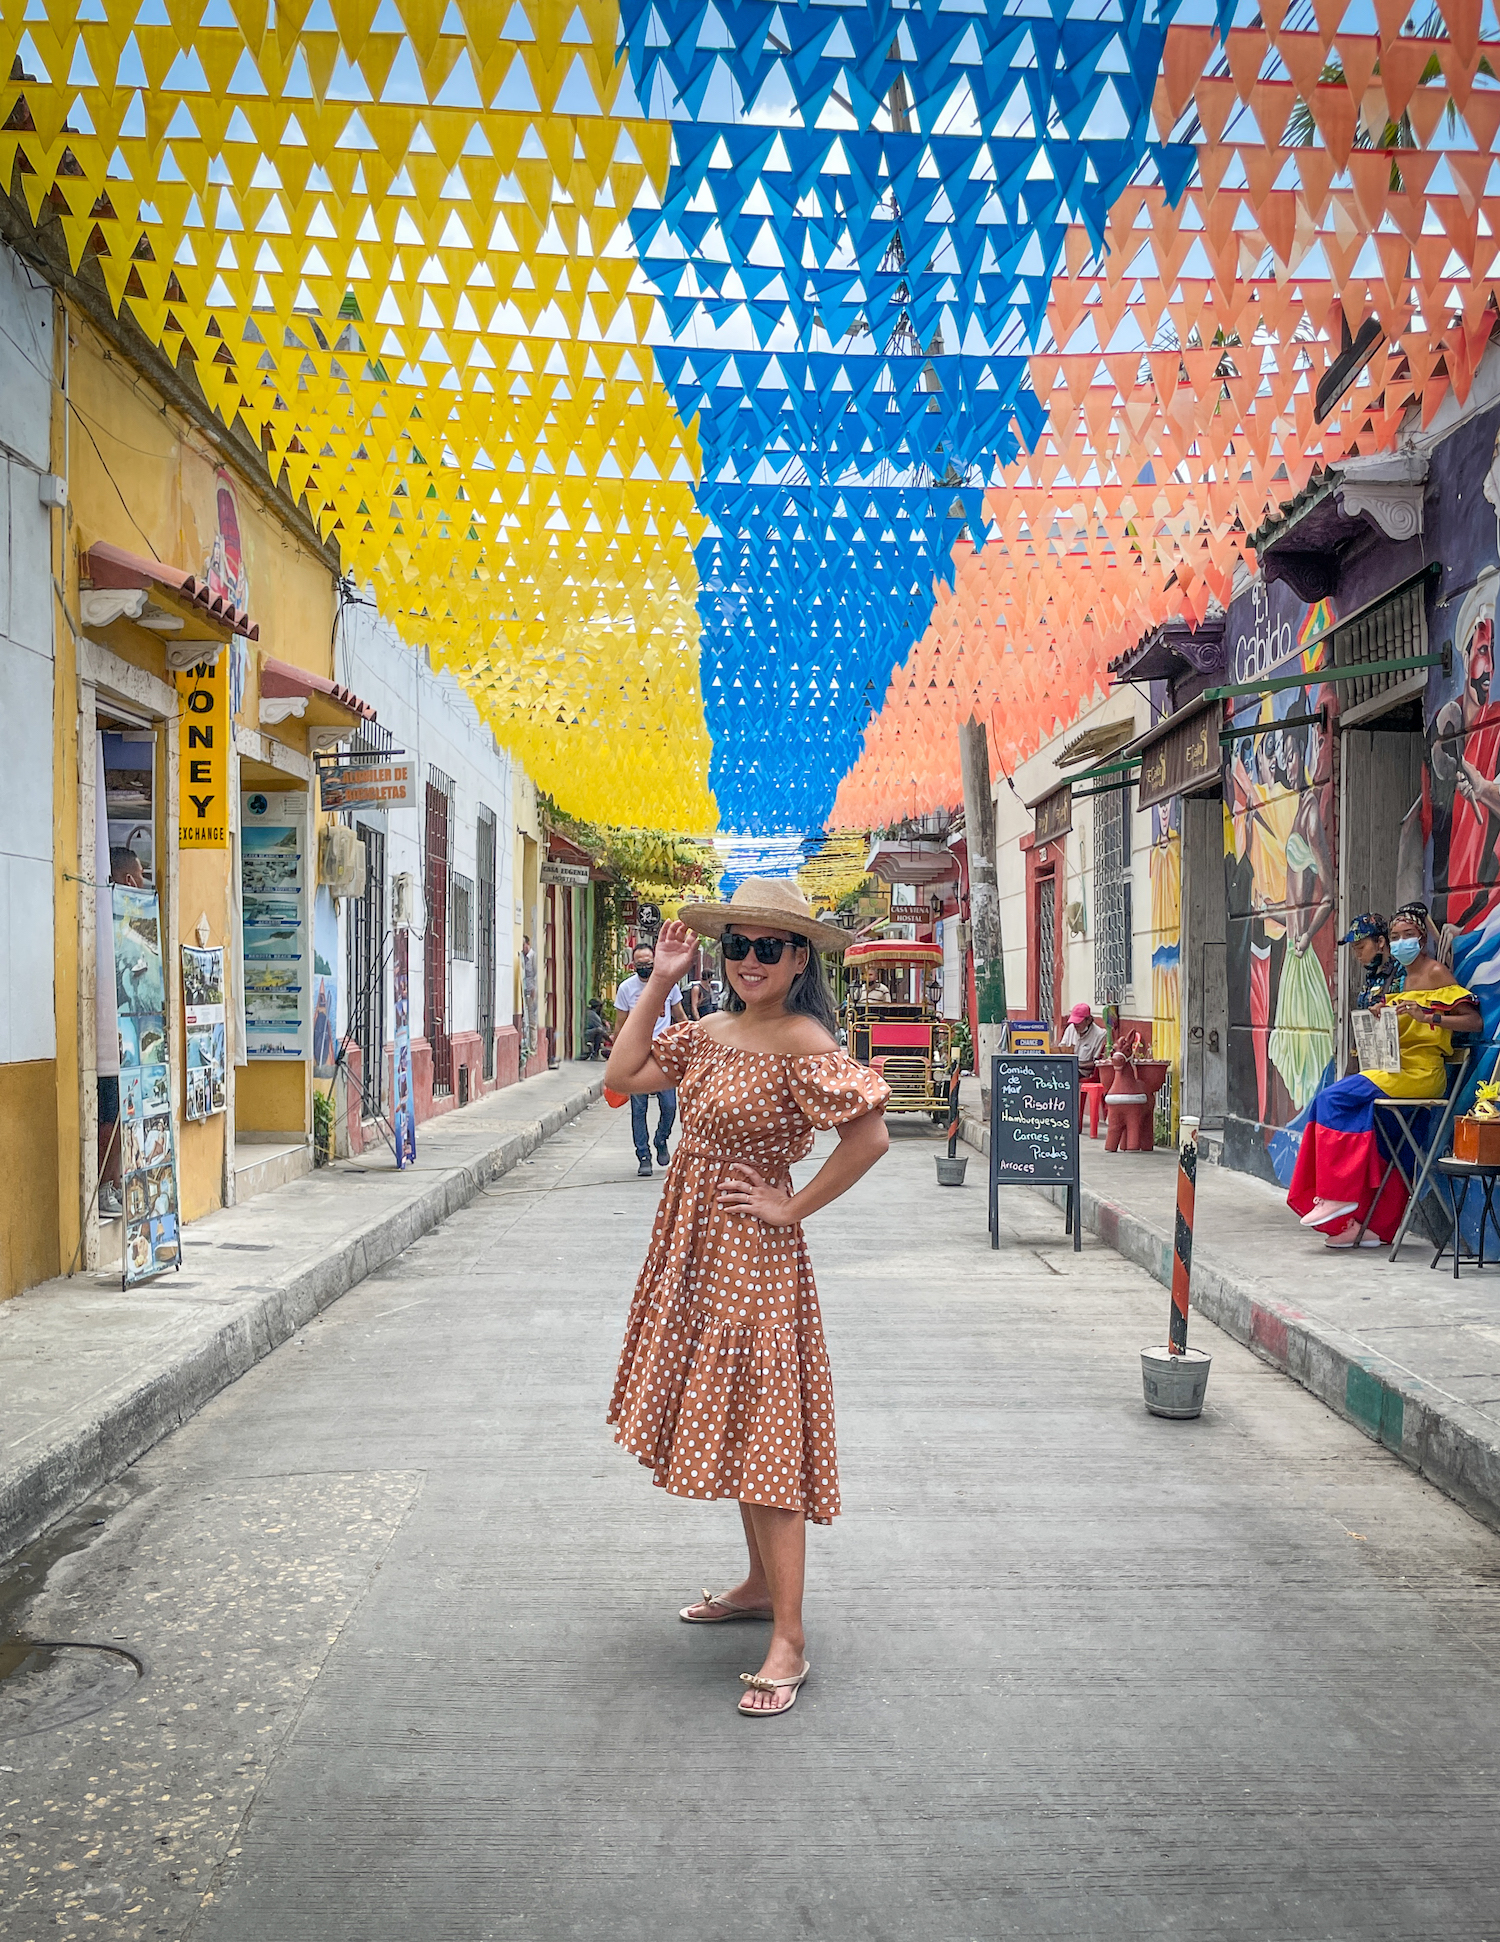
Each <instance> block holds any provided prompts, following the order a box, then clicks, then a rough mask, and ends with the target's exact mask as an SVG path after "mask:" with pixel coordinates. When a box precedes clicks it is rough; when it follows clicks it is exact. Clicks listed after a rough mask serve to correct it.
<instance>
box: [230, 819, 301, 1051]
mask: <svg viewBox="0 0 1500 1942" xmlns="http://www.w3.org/2000/svg"><path fill="white" fill-rule="evenodd" d="M305 826H306V798H305V797H304V796H303V795H301V794H300V793H298V792H295V791H293V792H288V793H287V794H285V795H270V794H266V793H264V792H263V791H261V790H258V789H255V790H247V791H246V793H245V794H244V795H243V797H242V798H241V802H240V905H241V910H242V913H243V919H244V928H243V932H242V936H243V939H244V961H245V1052H246V1056H247V1057H248V1058H251V1059H256V1060H259V1059H301V1058H305V1057H306V1056H307V1054H306V1051H305V1050H304V1046H305V1042H306V1034H307V1016H308V1013H307V1006H306V1002H305V1000H306V997H307V987H308V976H307V970H308V956H307V868H306V858H305V856H304V854H303V849H304V838H303V832H304V829H305Z"/></svg>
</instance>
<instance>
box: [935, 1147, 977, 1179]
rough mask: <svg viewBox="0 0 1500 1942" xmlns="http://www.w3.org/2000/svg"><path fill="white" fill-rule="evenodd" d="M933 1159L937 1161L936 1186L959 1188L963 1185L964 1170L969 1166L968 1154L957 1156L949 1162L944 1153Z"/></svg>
mask: <svg viewBox="0 0 1500 1942" xmlns="http://www.w3.org/2000/svg"><path fill="white" fill-rule="evenodd" d="M935 1157H936V1159H937V1170H938V1185H939V1186H940V1187H961V1186H962V1185H963V1184H964V1168H965V1167H966V1166H967V1165H968V1164H969V1156H968V1154H967V1153H960V1154H957V1155H956V1156H955V1157H954V1158H953V1159H951V1160H950V1159H949V1158H948V1155H947V1154H946V1153H939V1154H937V1155H936V1156H935Z"/></svg>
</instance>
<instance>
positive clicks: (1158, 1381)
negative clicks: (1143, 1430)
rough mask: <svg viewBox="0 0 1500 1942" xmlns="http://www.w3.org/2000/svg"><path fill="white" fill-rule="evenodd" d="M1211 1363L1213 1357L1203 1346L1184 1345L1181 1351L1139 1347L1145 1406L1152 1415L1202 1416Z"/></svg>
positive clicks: (1181, 1417)
mask: <svg viewBox="0 0 1500 1942" xmlns="http://www.w3.org/2000/svg"><path fill="white" fill-rule="evenodd" d="M1212 1363H1213V1357H1212V1356H1211V1355H1205V1354H1204V1352H1203V1350H1202V1349H1184V1350H1183V1352H1182V1354H1181V1355H1173V1354H1172V1353H1171V1351H1170V1350H1169V1349H1166V1348H1160V1349H1142V1350H1141V1384H1142V1387H1143V1388H1144V1390H1145V1393H1146V1407H1147V1409H1149V1410H1150V1412H1151V1414H1152V1415H1153V1416H1173V1417H1177V1418H1178V1419H1186V1418H1189V1417H1193V1416H1201V1415H1202V1413H1203V1396H1204V1392H1205V1390H1206V1389H1207V1388H1208V1371H1209V1368H1210V1367H1211V1365H1212Z"/></svg>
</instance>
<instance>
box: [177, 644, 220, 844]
mask: <svg viewBox="0 0 1500 1942" xmlns="http://www.w3.org/2000/svg"><path fill="white" fill-rule="evenodd" d="M229 654H230V650H229V648H228V647H226V648H225V649H224V651H223V652H222V653H221V654H220V656H219V658H218V661H217V662H216V663H215V664H214V666H213V667H209V666H208V665H207V663H204V664H202V665H200V666H198V667H196V668H189V669H188V671H187V672H186V673H185V674H179V675H178V677H177V847H178V848H179V849H182V850H222V849H226V848H227V847H228V844H229Z"/></svg>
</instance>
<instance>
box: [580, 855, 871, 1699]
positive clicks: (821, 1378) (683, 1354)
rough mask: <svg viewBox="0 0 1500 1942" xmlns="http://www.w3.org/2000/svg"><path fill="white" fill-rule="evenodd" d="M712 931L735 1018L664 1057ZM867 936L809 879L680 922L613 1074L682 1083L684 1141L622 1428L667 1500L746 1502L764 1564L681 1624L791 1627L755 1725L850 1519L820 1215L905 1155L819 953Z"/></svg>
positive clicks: (680, 1030)
mask: <svg viewBox="0 0 1500 1942" xmlns="http://www.w3.org/2000/svg"><path fill="white" fill-rule="evenodd" d="M694 931H697V932H699V933H701V934H702V935H704V936H708V937H720V938H722V940H723V949H724V975H725V979H726V983H727V994H726V1006H725V1009H724V1010H723V1011H721V1012H716V1013H714V1015H713V1016H712V1017H711V1018H707V1019H705V1020H703V1021H702V1022H701V1023H698V1024H686V1025H677V1026H674V1027H673V1028H672V1029H671V1030H670V1031H666V1032H663V1033H662V1035H661V1036H660V1037H659V1038H658V1039H657V1040H656V1042H655V1044H654V1045H653V1043H652V1041H651V1025H652V1022H653V1020H654V1019H655V1018H656V1017H659V1016H660V1014H661V1004H662V1002H664V1001H665V997H666V993H667V992H668V991H669V990H670V989H671V987H672V985H673V984H674V983H675V982H676V981H677V980H678V979H679V978H681V977H682V976H683V975H684V974H685V973H686V972H687V970H688V967H689V965H690V964H691V962H692V957H693V952H694V951H695V949H696V948H697V940H696V938H695V937H694V936H693V932H694ZM847 943H848V938H847V937H846V935H845V934H844V933H843V932H842V931H840V930H839V929H837V928H836V927H835V926H834V925H832V924H820V923H819V922H818V920H817V919H816V917H815V916H814V915H813V911H812V907H811V906H810V905H809V904H808V902H807V900H806V899H805V898H804V897H803V896H802V894H801V892H800V891H799V890H798V889H797V888H796V886H795V885H794V884H789V883H777V882H766V881H760V880H757V879H755V878H751V879H749V880H747V881H746V882H744V883H742V884H741V885H740V886H739V888H738V889H737V890H736V891H735V893H734V898H733V901H732V902H730V903H728V904H691V903H690V904H684V906H683V909H682V921H681V922H676V923H669V924H664V925H663V926H662V929H661V934H660V936H659V937H658V938H657V941H656V963H655V965H654V967H653V969H652V973H651V980H650V985H649V987H648V989H647V992H646V994H645V998H644V1000H643V1002H642V1003H640V1004H638V1005H637V1006H636V1007H635V1009H634V1010H633V1011H632V1012H631V1013H630V1015H629V1017H628V1018H627V1019H626V1021H625V1023H624V1025H623V1026H622V1027H621V1029H620V1031H619V1034H618V1036H617V1037H616V1039H615V1043H614V1050H613V1051H612V1052H611V1054H610V1060H609V1066H608V1069H607V1071H606V1072H605V1082H606V1084H607V1085H608V1086H609V1087H610V1089H611V1090H612V1091H616V1092H660V1091H662V1090H663V1089H664V1088H666V1087H668V1086H675V1087H676V1088H677V1096H678V1102H679V1105H680V1108H681V1114H682V1128H683V1132H682V1137H681V1138H680V1140H679V1141H678V1143H677V1151H676V1152H675V1154H674V1155H673V1157H672V1164H671V1167H670V1168H669V1170H668V1173H667V1179H666V1185H665V1187H664V1189H663V1192H662V1198H661V1206H660V1208H659V1209H658V1211H657V1215H656V1225H655V1227H654V1229H653V1230H652V1235H651V1246H650V1250H649V1252H648V1253H647V1255H646V1265H645V1266H644V1268H642V1270H641V1278H640V1280H639V1282H638V1283H637V1284H636V1291H635V1300H634V1301H633V1302H632V1304H631V1309H630V1320H629V1323H628V1325H627V1327H626V1331H625V1347H624V1349H623V1351H622V1353H621V1356H620V1371H619V1375H618V1377H617V1378H616V1381H615V1393H614V1398H613V1400H612V1401H611V1403H610V1407H609V1420H610V1422H611V1423H613V1424H615V1425H616V1431H615V1435H616V1440H617V1441H618V1442H620V1443H622V1444H623V1445H624V1446H625V1448H626V1449H627V1450H631V1451H633V1452H634V1453H635V1455H636V1456H638V1457H639V1458H640V1460H641V1462H642V1463H643V1464H645V1465H646V1466H647V1467H648V1468H649V1469H650V1470H651V1471H652V1472H653V1473H654V1478H655V1481H656V1483H658V1484H659V1485H660V1486H661V1487H662V1488H663V1489H664V1490H670V1491H672V1492H673V1493H674V1494H675V1495H676V1496H679V1497H701V1498H711V1497H734V1498H737V1499H738V1500H739V1506H740V1516H741V1518H742V1519H743V1521H744V1526H745V1543H746V1545H747V1547H748V1549H749V1553H750V1568H749V1571H748V1572H747V1574H746V1576H745V1577H744V1578H743V1579H742V1580H741V1582H740V1583H739V1584H737V1585H735V1586H734V1587H733V1588H732V1589H731V1590H729V1591H725V1592H723V1593H719V1594H714V1593H710V1592H705V1593H704V1595H703V1601H702V1603H701V1604H697V1605H689V1606H687V1607H685V1609H684V1610H683V1612H682V1613H681V1617H682V1618H683V1619H685V1620H686V1621H687V1622H688V1623H689V1624H692V1625H718V1624H722V1623H724V1622H725V1621H727V1620H730V1619H770V1620H771V1642H770V1645H769V1647H768V1649H767V1651H766V1656H765V1660H764V1662H763V1664H762V1665H761V1667H760V1670H759V1672H756V1673H744V1674H742V1675H741V1677H742V1678H743V1680H744V1683H745V1684H746V1686H747V1687H748V1688H749V1690H748V1691H747V1692H746V1693H745V1695H744V1697H743V1698H742V1699H741V1700H740V1711H741V1712H742V1713H744V1714H746V1715H747V1716H749V1717H751V1718H755V1719H767V1718H770V1717H772V1716H773V1715H775V1714H778V1713H784V1712H788V1711H790V1709H791V1707H792V1706H793V1704H794V1703H795V1701H796V1697H797V1692H798V1689H799V1688H800V1686H801V1684H802V1682H803V1680H804V1679H806V1677H807V1674H808V1670H809V1666H808V1661H807V1656H806V1642H805V1640H804V1637H803V1632H802V1583H803V1573H804V1567H805V1562H806V1532H807V1520H808V1519H809V1518H811V1519H812V1521H813V1522H814V1523H815V1524H827V1523H829V1522H831V1521H832V1519H833V1518H834V1517H836V1516H837V1515H838V1509H839V1484H838V1462H837V1457H836V1454H835V1449H834V1431H833V1387H832V1382H831V1379H830V1376H829V1370H828V1352H827V1350H826V1348H825V1347H824V1344H823V1326H822V1322H821V1320H820V1318H819V1314H818V1295H817V1289H816V1288H815V1287H814V1285H813V1275H812V1264H811V1263H810V1261H809V1260H808V1256H807V1244H806V1242H805V1241H804V1240H803V1238H802V1222H803V1220H804V1219H805V1218H806V1217H807V1215H809V1214H812V1213H816V1211H817V1210H818V1208H820V1207H826V1206H827V1205H828V1204H829V1202H830V1201H833V1200H837V1199H838V1197H839V1195H840V1194H843V1193H847V1192H848V1190H849V1189H850V1188H851V1187H852V1186H853V1185H854V1183H855V1181H856V1180H858V1179H859V1177H860V1176H861V1174H864V1173H866V1172H868V1171H869V1169H870V1168H871V1167H872V1166H874V1164H875V1162H876V1161H877V1160H878V1159H879V1158H880V1156H881V1154H882V1153H884V1151H885V1149H886V1144H887V1134H886V1129H885V1120H884V1117H883V1109H884V1106H885V1102H886V1100H887V1099H888V1098H889V1097H890V1093H889V1089H888V1088H887V1086H886V1084H885V1082H884V1080H883V1079H881V1078H880V1076H879V1075H878V1074H877V1073H874V1072H872V1071H870V1070H869V1068H868V1067H866V1066H862V1065H857V1064H856V1063H855V1062H854V1060H853V1059H851V1058H849V1057H848V1056H847V1055H846V1054H845V1053H843V1052H841V1051H840V1050H839V1049H838V1045H837V1042H836V1040H835V1038H834V1033H833V1027H834V1025H835V1022H836V1020H835V1014H834V1009H833V999H832V996H831V994H830V992H829V989H828V982H827V979H826V977H825V975H824V972H823V966H822V962H821V959H820V958H819V955H818V952H819V949H820V948H821V949H828V950H842V949H843V948H844V946H845V945H846V944H847ZM657 1001H660V1002H657ZM818 1128H824V1129H832V1130H835V1131H837V1133H838V1136H839V1138H838V1145H837V1146H836V1147H835V1149H834V1151H833V1152H832V1153H831V1154H830V1155H829V1157H828V1158H827V1159H826V1160H825V1161H824V1163H823V1165H822V1166H821V1167H820V1168H819V1170H818V1172H817V1173H816V1174H815V1175H814V1176H813V1178H812V1179H811V1180H810V1181H809V1182H808V1183H807V1185H806V1186H805V1187H803V1188H802V1190H801V1191H800V1192H797V1193H794V1192H793V1191H792V1180H791V1164H792V1162H793V1161H794V1160H800V1159H802V1158H803V1157H804V1156H805V1155H806V1154H807V1153H809V1152H810V1151H811V1149H812V1144H813V1133H814V1131H815V1130H816V1129H818Z"/></svg>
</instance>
